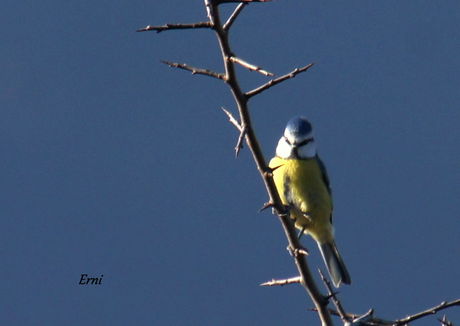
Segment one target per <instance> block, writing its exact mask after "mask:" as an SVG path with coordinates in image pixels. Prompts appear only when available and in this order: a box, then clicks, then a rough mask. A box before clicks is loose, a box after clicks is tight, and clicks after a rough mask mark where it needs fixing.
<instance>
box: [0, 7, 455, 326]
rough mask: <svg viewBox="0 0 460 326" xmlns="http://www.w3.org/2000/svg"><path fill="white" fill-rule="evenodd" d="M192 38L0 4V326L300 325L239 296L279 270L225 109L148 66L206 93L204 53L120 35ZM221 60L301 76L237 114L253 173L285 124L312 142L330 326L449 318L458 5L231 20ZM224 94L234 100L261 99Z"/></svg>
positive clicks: (182, 16)
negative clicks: (334, 285)
mask: <svg viewBox="0 0 460 326" xmlns="http://www.w3.org/2000/svg"><path fill="white" fill-rule="evenodd" d="M234 7H235V5H226V6H225V8H223V10H222V11H223V14H224V15H225V14H229V13H230V12H231V9H232V8H234ZM204 20H206V11H205V9H204V5H203V2H202V1H198V0H196V1H179V0H174V1H138V2H132V1H81V0H80V1H64V2H63V1H53V0H51V1H47V2H37V1H30V0H22V1H21V0H19V1H18V0H15V1H11V0H6V1H4V3H3V5H2V10H1V11H0V40H1V44H2V45H1V47H0V58H1V60H0V71H1V73H0V152H1V155H0V214H1V215H0V216H1V231H0V232H1V233H0V239H1V246H0V260H1V262H2V263H1V266H2V267H1V268H0V279H1V282H0V293H1V294H0V300H1V304H0V310H1V311H0V321H1V322H2V324H4V325H40V324H42V325H43V324H47V325H64V324H65V325H108V324H110V325H128V324H129V325H286V324H290V325H303V324H307V323H308V324H318V318H317V315H316V314H315V313H314V312H310V311H308V310H307V308H308V307H312V306H313V304H312V303H311V300H310V298H309V297H308V296H307V294H306V292H305V290H304V289H303V288H301V287H300V286H298V285H291V286H287V287H282V288H279V287H277V288H265V287H260V286H259V284H260V283H262V282H265V281H268V280H270V279H272V278H286V277H292V276H295V275H297V270H296V268H295V265H294V263H293V260H292V258H291V257H290V256H289V255H288V253H287V251H286V249H285V248H286V245H287V242H286V239H285V236H284V234H283V231H282V229H281V226H280V224H279V221H278V220H277V218H276V217H275V216H273V215H271V214H270V213H269V212H268V211H266V212H264V213H261V214H257V210H258V209H259V208H260V207H261V206H262V205H263V203H264V202H265V201H266V200H267V195H266V192H265V189H264V186H263V183H262V181H261V179H260V177H259V175H258V172H257V170H256V168H255V165H254V163H253V161H252V157H251V155H250V153H249V151H248V150H247V149H246V148H245V149H244V150H243V152H242V153H241V155H240V158H238V159H237V160H235V158H234V152H233V148H234V146H235V144H236V140H237V137H238V132H237V131H236V129H235V128H234V126H233V125H231V124H230V123H229V122H228V119H227V117H226V116H225V115H224V114H223V112H222V110H221V109H220V108H221V107H222V106H223V107H225V108H227V109H228V110H230V111H232V112H233V113H235V114H236V108H235V104H234V101H233V99H232V97H231V94H230V92H229V90H228V89H227V87H226V86H225V84H224V83H223V82H221V81H218V80H214V79H212V78H209V77H204V76H192V75H191V74H189V73H188V72H184V71H180V70H178V69H173V68H168V67H167V66H166V65H163V64H161V63H159V60H160V59H164V60H170V61H175V62H181V63H182V62H187V63H188V64H191V65H194V66H197V67H201V68H209V69H214V70H217V71H222V69H223V68H222V63H221V56H220V52H219V48H218V44H217V41H216V38H215V36H214V34H213V32H212V31H209V30H191V31H170V32H164V33H161V34H155V33H154V32H145V33H135V32H134V31H135V30H136V29H139V28H142V27H145V26H147V25H149V24H151V25H162V24H164V23H166V22H171V23H179V22H180V23H188V22H198V21H204ZM231 42H232V45H233V50H234V52H235V53H236V54H237V55H238V56H240V57H242V58H244V59H246V60H247V61H249V62H251V63H254V64H257V65H260V66H262V67H263V68H265V69H267V70H269V71H272V72H274V73H276V74H277V75H282V74H284V73H287V72H289V71H291V70H293V69H294V68H296V67H301V66H304V65H307V64H309V63H311V62H315V63H316V65H315V66H314V67H313V68H311V69H310V70H309V71H308V72H306V73H304V74H302V75H299V76H297V77H296V78H295V79H293V80H290V81H287V82H285V83H283V84H281V85H279V86H276V87H275V88H272V89H271V90H269V91H267V92H264V93H263V94H261V95H259V96H257V97H255V98H254V99H253V100H251V102H250V105H251V112H252V116H253V120H254V125H255V128H256V131H257V135H258V137H259V140H260V143H261V145H262V148H263V150H264V153H265V155H266V157H267V159H269V158H271V157H272V156H273V155H274V150H275V146H276V143H277V141H278V139H279V137H280V136H281V134H282V132H283V129H284V127H285V124H286V122H287V121H288V120H289V119H290V118H291V117H292V116H294V115H305V116H307V117H308V118H309V119H310V120H311V121H312V123H313V125H314V127H315V130H316V136H317V141H318V145H319V152H320V155H321V156H322V158H323V160H324V161H325V163H326V165H327V167H328V169H329V175H330V178H331V182H332V186H333V190H334V200H335V202H334V204H335V227H336V239H337V243H338V246H339V248H340V250H341V252H342V255H343V257H344V259H345V261H346V263H347V266H348V268H349V270H350V273H351V275H352V278H353V285H352V286H350V287H346V286H344V287H342V288H340V298H341V299H342V303H343V304H344V306H345V308H346V309H347V310H348V311H349V312H352V313H365V312H366V311H367V310H368V309H370V308H375V311H376V315H377V316H379V317H381V318H385V319H396V318H403V317H405V316H406V314H413V313H416V312H418V311H421V310H424V309H427V308H429V307H432V306H435V305H437V304H439V303H440V302H441V301H443V300H454V299H458V298H459V297H460V279H459V277H458V275H459V266H460V263H459V259H460V258H459V249H460V239H459V228H460V222H459V200H458V196H459V182H460V171H459V165H460V163H459V162H460V151H459V145H458V144H459V142H460V132H459V123H460V110H459V109H460V92H459V85H460V74H459V71H460V62H459V52H460V3H459V2H458V1H448V0H446V1H443V2H434V1H425V0H417V1H412V0H410V1H404V2H401V1H390V0H389V1H385V2H382V1H369V0H366V1H364V0H362V1H329V2H322V1H288V0H277V1H273V2H270V3H265V4H251V5H250V6H248V7H247V8H245V10H244V11H243V13H242V14H241V16H240V17H239V19H238V20H237V22H236V23H235V25H234V27H233V29H232V33H231ZM238 73H239V76H240V81H241V84H242V86H243V88H244V89H245V90H251V89H253V88H255V87H257V86H259V85H261V84H263V83H265V82H267V81H268V80H269V78H266V77H264V76H262V75H260V74H257V73H255V72H248V71H247V70H246V69H243V68H241V69H240V68H239V69H238ZM304 243H305V245H306V246H307V247H308V248H310V252H311V256H310V258H309V261H310V265H311V267H312V269H313V270H314V271H316V266H320V267H321V268H324V267H323V263H322V261H321V259H320V258H319V254H318V251H317V249H316V245H315V244H314V242H312V241H311V239H308V238H306V240H304ZM82 273H86V274H89V276H90V277H100V275H104V277H103V280H102V284H101V285H97V286H96V285H92V286H91V285H88V286H83V285H79V284H78V282H79V280H80V275H81V274H82ZM315 274H316V273H315ZM447 315H448V317H450V318H451V319H452V321H453V322H454V323H455V322H456V323H460V312H459V309H458V308H452V309H450V310H448V311H447ZM441 316H442V314H440V315H439V317H441ZM429 318H431V319H426V320H424V321H421V322H419V323H418V325H428V324H430V325H432V324H433V323H435V324H436V323H438V322H437V321H436V320H435V319H434V318H435V317H429ZM340 323H341V322H340V320H337V324H340Z"/></svg>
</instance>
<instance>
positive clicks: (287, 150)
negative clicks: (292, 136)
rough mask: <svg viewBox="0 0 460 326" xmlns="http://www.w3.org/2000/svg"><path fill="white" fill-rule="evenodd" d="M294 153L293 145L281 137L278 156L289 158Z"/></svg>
mask: <svg viewBox="0 0 460 326" xmlns="http://www.w3.org/2000/svg"><path fill="white" fill-rule="evenodd" d="M291 154H292V147H291V145H289V144H288V143H287V142H286V139H284V137H281V139H280V141H279V142H278V146H277V147H276V156H278V157H281V158H283V159H287V158H289V157H290V156H291Z"/></svg>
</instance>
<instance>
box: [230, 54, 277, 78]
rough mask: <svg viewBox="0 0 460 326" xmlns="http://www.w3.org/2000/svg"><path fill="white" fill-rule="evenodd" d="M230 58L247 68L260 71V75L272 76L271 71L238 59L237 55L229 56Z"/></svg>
mask: <svg viewBox="0 0 460 326" xmlns="http://www.w3.org/2000/svg"><path fill="white" fill-rule="evenodd" d="M230 60H232V61H233V62H235V63H238V64H240V65H242V66H243V67H245V68H248V69H249V70H252V71H257V72H260V73H261V74H262V75H265V76H273V74H272V73H271V72H268V71H265V70H263V69H262V68H260V67H257V66H255V65H253V64H250V63H248V62H246V61H244V60H243V59H240V58H238V57H235V56H231V57H230Z"/></svg>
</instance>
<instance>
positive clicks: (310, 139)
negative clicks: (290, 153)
mask: <svg viewBox="0 0 460 326" xmlns="http://www.w3.org/2000/svg"><path fill="white" fill-rule="evenodd" d="M312 140H313V138H308V139H305V140H304V141H302V142H300V143H299V144H297V147H300V146H304V145H307V144H308V143H309V142H311V141H312Z"/></svg>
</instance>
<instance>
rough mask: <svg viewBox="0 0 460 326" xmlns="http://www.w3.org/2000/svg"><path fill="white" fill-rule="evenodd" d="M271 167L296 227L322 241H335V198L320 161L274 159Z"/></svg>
mask: <svg viewBox="0 0 460 326" xmlns="http://www.w3.org/2000/svg"><path fill="white" fill-rule="evenodd" d="M269 166H270V167H271V168H276V167H278V168H276V169H275V170H274V171H273V179H274V181H275V185H276V188H277V189H278V193H279V195H280V197H281V200H282V201H283V203H284V204H285V205H288V206H290V208H291V211H290V212H291V217H292V218H293V219H295V220H296V223H295V224H296V227H297V228H299V229H302V228H304V227H306V230H305V232H307V233H310V234H311V235H312V237H313V238H314V239H315V240H316V241H319V242H326V241H330V240H332V239H333V237H334V236H333V228H332V224H331V216H332V199H331V195H330V193H329V190H328V186H327V185H326V184H325V181H324V178H323V174H322V171H321V169H320V166H319V163H318V161H317V160H316V159H315V158H313V159H308V160H298V159H287V160H285V159H281V158H279V157H275V158H273V159H272V160H271V161H270V164H269Z"/></svg>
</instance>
